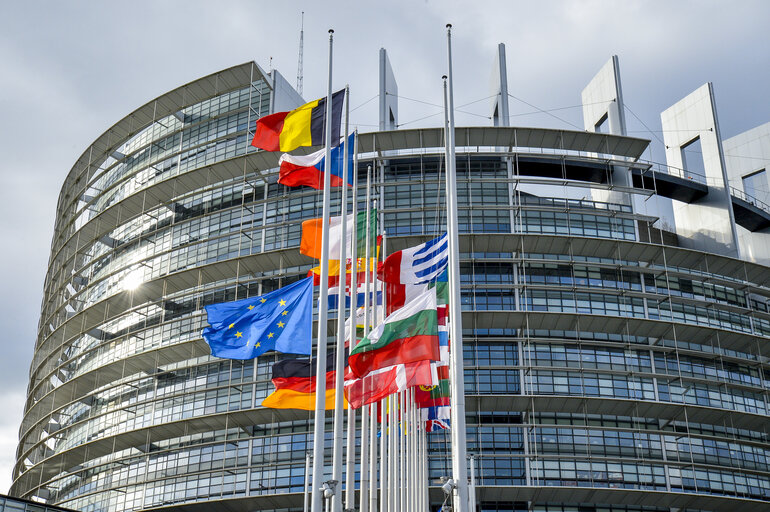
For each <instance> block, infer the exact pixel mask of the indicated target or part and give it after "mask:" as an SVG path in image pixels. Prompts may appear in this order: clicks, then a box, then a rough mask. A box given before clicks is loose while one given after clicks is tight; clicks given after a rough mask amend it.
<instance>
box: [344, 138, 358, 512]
mask: <svg viewBox="0 0 770 512" xmlns="http://www.w3.org/2000/svg"><path fill="white" fill-rule="evenodd" d="M345 137H347V133H345ZM346 151H347V149H346ZM347 161H348V155H347V153H345V165H347ZM344 173H345V179H347V176H348V171H347V170H345V171H344ZM353 219H355V221H354V222H355V225H356V227H355V228H354V232H355V236H353V241H352V244H353V247H351V254H352V256H353V258H352V260H351V262H350V347H351V348H352V347H354V346H355V345H356V343H357V342H358V330H357V329H358V325H357V324H358V129H356V130H355V131H354V132H353ZM345 481H346V482H345V489H346V494H345V508H346V509H349V510H354V509H355V507H356V410H355V409H353V408H352V407H350V406H348V443H347V467H346V469H345Z"/></svg>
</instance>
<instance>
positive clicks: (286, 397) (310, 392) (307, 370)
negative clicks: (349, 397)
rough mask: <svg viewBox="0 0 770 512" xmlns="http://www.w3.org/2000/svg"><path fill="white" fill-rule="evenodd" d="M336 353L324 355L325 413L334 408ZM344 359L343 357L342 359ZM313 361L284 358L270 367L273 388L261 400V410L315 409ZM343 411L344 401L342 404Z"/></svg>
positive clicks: (314, 370)
mask: <svg viewBox="0 0 770 512" xmlns="http://www.w3.org/2000/svg"><path fill="white" fill-rule="evenodd" d="M335 354H336V353H335V352H334V351H330V352H329V354H328V355H327V356H326V368H327V372H326V410H327V411H328V410H332V409H334V398H335V396H336V393H335V391H334V385H335V380H336V379H335V377H336V374H337V372H335V371H334V364H335V360H336V355H335ZM345 360H347V354H346V357H345ZM317 361H318V360H317V358H314V359H305V358H301V359H285V360H283V361H279V362H277V363H275V364H274V365H273V379H272V380H273V385H274V386H275V391H273V393H271V394H270V395H269V396H268V397H267V398H265V399H264V400H263V401H262V407H268V408H270V409H301V410H303V411H314V410H315V389H316V387H315V376H316V366H317ZM343 404H344V407H345V408H347V406H348V403H347V401H344V402H343Z"/></svg>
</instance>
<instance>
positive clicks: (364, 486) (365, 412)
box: [359, 165, 375, 512]
mask: <svg viewBox="0 0 770 512" xmlns="http://www.w3.org/2000/svg"><path fill="white" fill-rule="evenodd" d="M371 170H372V166H371V165H369V166H367V167H366V208H365V209H366V242H365V244H366V245H365V251H364V258H365V261H364V336H367V335H368V334H369V326H370V325H371V323H370V319H371V317H370V316H369V303H370V302H371V294H370V293H369V283H370V281H371V269H370V267H371V251H372V247H371V245H372V244H371V238H372V235H371V233H372V216H371V214H370V213H369V207H370V205H371V198H372V181H371ZM369 421H375V419H374V418H370V417H369V408H368V407H366V406H363V407H362V408H361V465H360V472H361V486H360V489H359V510H360V511H361V512H369V495H368V490H369V451H368V450H367V444H366V441H369V442H371V440H369V439H368V437H369ZM371 512H375V511H374V510H372V511H371Z"/></svg>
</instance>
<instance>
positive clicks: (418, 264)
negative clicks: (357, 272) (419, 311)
mask: <svg viewBox="0 0 770 512" xmlns="http://www.w3.org/2000/svg"><path fill="white" fill-rule="evenodd" d="M448 263H449V240H448V238H447V234H446V233H444V234H443V235H441V236H440V237H438V238H434V239H433V240H428V241H427V242H425V243H424V244H420V245H416V246H414V247H410V248H408V249H404V250H402V251H396V252H394V253H393V254H391V255H390V256H388V257H387V258H385V261H383V262H382V265H380V268H379V271H378V272H379V275H378V278H379V279H380V280H381V281H384V282H386V283H392V284H421V283H427V282H429V281H433V280H435V279H436V278H437V277H438V276H439V275H441V273H442V272H444V270H445V269H446V268H447V264H448Z"/></svg>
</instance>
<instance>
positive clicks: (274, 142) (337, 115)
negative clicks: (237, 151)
mask: <svg viewBox="0 0 770 512" xmlns="http://www.w3.org/2000/svg"><path fill="white" fill-rule="evenodd" d="M344 100H345V89H342V90H341V91H337V92H335V93H334V94H332V130H331V131H332V138H331V140H332V145H333V146H336V145H338V144H339V141H340V124H341V122H342V105H343V102H344ZM325 132H326V98H320V99H317V100H315V101H311V102H310V103H305V104H304V105H302V106H301V107H299V108H296V109H294V110H292V111H290V112H276V113H275V114H270V115H268V116H264V117H260V118H259V119H257V128H256V131H255V132H254V139H253V140H252V141H251V145H252V146H255V147H257V148H260V149H264V150H265V151H292V150H294V149H297V148H298V147H300V146H320V145H323V144H325V143H326V137H325V135H326V133H325Z"/></svg>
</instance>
